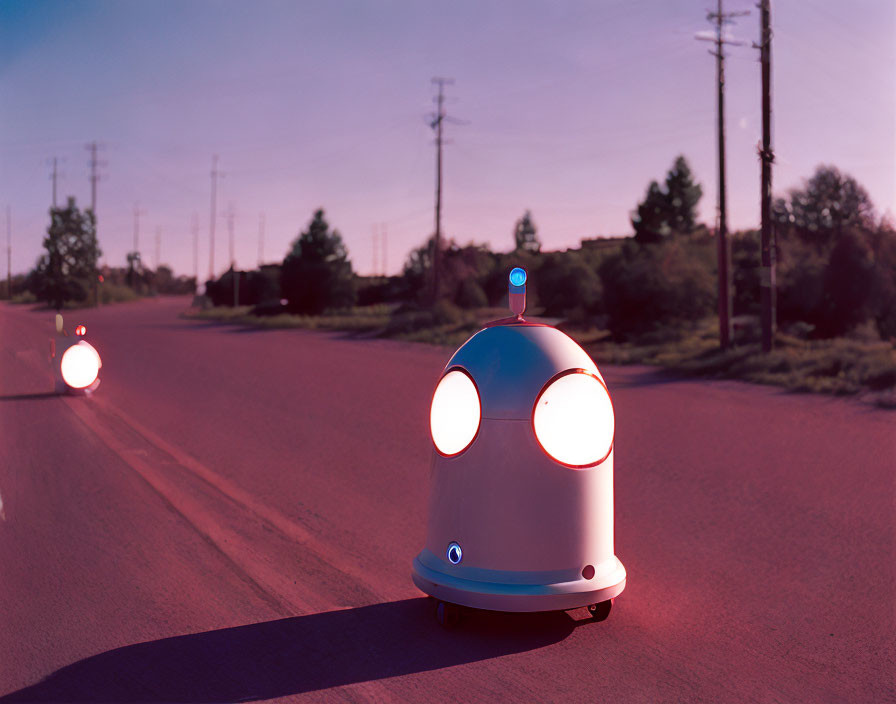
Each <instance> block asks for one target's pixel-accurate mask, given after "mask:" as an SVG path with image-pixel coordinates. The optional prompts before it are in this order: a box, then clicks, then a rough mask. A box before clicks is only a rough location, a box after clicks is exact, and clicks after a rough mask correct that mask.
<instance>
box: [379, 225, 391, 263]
mask: <svg viewBox="0 0 896 704" xmlns="http://www.w3.org/2000/svg"><path fill="white" fill-rule="evenodd" d="M380 228H381V230H380V236H381V237H382V239H383V241H382V242H381V243H380V252H381V254H382V255H383V265H382V268H381V271H382V274H383V276H388V273H387V272H386V267H387V265H388V254H389V231H388V230H387V229H386V223H381V224H380Z"/></svg>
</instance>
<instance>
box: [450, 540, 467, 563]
mask: <svg viewBox="0 0 896 704" xmlns="http://www.w3.org/2000/svg"><path fill="white" fill-rule="evenodd" d="M463 559H464V551H463V550H461V549H460V545H458V544H457V543H449V545H448V562H450V563H451V564H452V565H456V564H458V563H460V561H461V560H463Z"/></svg>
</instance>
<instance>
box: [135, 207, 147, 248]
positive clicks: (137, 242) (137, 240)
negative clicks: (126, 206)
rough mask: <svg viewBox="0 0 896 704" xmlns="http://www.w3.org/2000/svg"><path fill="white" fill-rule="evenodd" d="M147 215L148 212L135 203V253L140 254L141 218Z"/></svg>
mask: <svg viewBox="0 0 896 704" xmlns="http://www.w3.org/2000/svg"><path fill="white" fill-rule="evenodd" d="M141 215H146V211H145V210H143V209H142V208H141V207H140V204H139V203H134V252H135V253H136V254H137V255H139V254H140V216H141Z"/></svg>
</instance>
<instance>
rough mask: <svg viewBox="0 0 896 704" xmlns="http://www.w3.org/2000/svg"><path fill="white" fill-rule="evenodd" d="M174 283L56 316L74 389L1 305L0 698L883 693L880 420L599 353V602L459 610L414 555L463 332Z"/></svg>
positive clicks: (890, 693) (887, 696)
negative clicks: (407, 334)
mask: <svg viewBox="0 0 896 704" xmlns="http://www.w3.org/2000/svg"><path fill="white" fill-rule="evenodd" d="M185 305H186V301H185V300H184V299H171V300H160V301H148V302H141V303H136V304H126V305H120V306H117V307H110V308H104V309H100V310H98V311H88V312H85V313H84V314H83V315H82V316H76V315H71V316H69V318H68V322H69V323H70V324H72V325H73V324H74V323H76V322H85V323H86V324H87V327H88V334H89V336H90V337H91V338H92V340H93V341H94V343H95V344H96V346H97V348H98V349H99V350H100V352H101V354H102V356H103V361H104V365H105V367H104V374H103V381H102V386H101V387H100V389H99V391H98V392H97V393H96V394H95V395H94V396H93V397H91V398H88V399H84V398H60V397H54V396H52V395H51V394H50V392H51V391H52V380H51V376H50V371H49V366H48V364H47V361H46V353H47V348H48V338H49V336H50V333H51V332H52V315H50V314H47V313H46V312H35V311H28V310H27V309H23V308H21V307H8V306H0V438H2V443H0V497H2V508H0V618H2V627H0V700H2V701H14V700H31V701H34V700H43V701H47V700H50V701H59V700H70V701H84V702H94V701H97V702H98V701H178V702H217V701H224V702H231V701H254V700H261V699H268V698H277V697H287V698H288V697H291V696H292V695H304V696H305V697H306V698H309V699H313V700H315V701H318V700H326V701H329V700H333V701H343V700H348V701H371V700H373V701H389V700H402V701H451V700H455V699H460V700H465V701H484V702H485V701H489V702H490V701H495V700H497V699H499V698H504V699H509V700H513V701H533V700H542V701H547V700H552V701H558V700H565V701H601V700H612V701H626V702H628V701H634V702H657V701H713V702H718V701H738V702H741V701H760V702H792V701H813V702H821V701H825V702H826V701H850V702H880V701H887V700H889V701H893V699H894V697H896V682H894V671H896V668H894V656H896V648H894V645H896V637H894V633H896V580H894V572H896V550H894V542H896V541H894V533H896V531H894V509H896V501H894V496H896V491H894V489H896V480H894V470H896V414H894V413H892V412H886V411H881V410H875V409H872V408H870V407H868V406H865V405H861V404H859V403H856V402H853V401H849V400H838V399H831V398H821V397H811V396H799V395H790V394H785V393H782V392H780V391H777V390H775V389H768V388H763V387H756V386H749V385H742V384H737V383H728V382H724V383H707V382H690V381H672V380H669V379H665V378H663V377H662V376H660V375H658V374H656V373H655V372H652V371H651V370H649V369H644V368H637V369H633V368H612V367H608V368H605V369H604V370H603V371H604V373H605V375H606V377H607V381H608V384H609V387H610V390H611V393H612V394H613V396H614V403H615V407H616V411H617V415H618V421H617V427H618V429H617V445H616V500H617V514H616V529H617V543H616V544H617V554H618V555H619V556H620V558H621V559H622V560H623V562H624V563H625V566H626V568H627V570H628V586H627V589H626V591H625V593H624V594H623V595H622V596H621V597H620V598H619V599H618V600H617V602H616V608H614V610H613V613H612V615H611V616H610V619H609V620H608V621H606V622H604V623H592V622H590V621H589V620H588V619H587V618H584V614H582V613H579V612H572V613H570V614H566V613H555V614H535V615H501V614H492V613H476V614H473V615H472V616H470V617H469V618H468V619H467V621H466V622H465V624H464V626H463V627H462V628H461V629H459V630H457V631H454V632H446V631H443V630H442V629H440V628H439V627H438V626H437V625H436V623H435V621H434V619H433V616H432V614H431V607H430V605H429V603H428V601H427V600H426V599H425V598H423V597H422V595H421V594H420V593H419V592H418V591H417V590H416V589H415V588H414V587H413V585H412V583H411V581H410V563H411V559H412V558H413V556H414V555H415V554H416V552H417V551H418V550H419V548H420V546H421V542H422V539H423V528H424V521H425V506H426V496H427V476H428V464H429V456H430V451H431V450H430V441H429V438H428V429H427V418H428V404H429V400H430V396H431V393H432V389H433V385H434V382H435V380H436V378H437V376H438V374H439V372H440V370H441V368H442V365H443V364H444V363H445V362H446V361H447V358H448V356H449V352H450V351H449V350H445V349H440V348H434V347H426V346H418V345H411V344H402V343H394V342H385V341H362V340H352V339H347V338H344V337H342V336H340V335H334V334H319V333H308V332H303V331H277V332H247V331H241V330H236V329H233V328H229V327H221V326H213V325H208V324H204V323H195V322H188V321H185V320H180V319H178V317H177V313H178V311H179V310H180V309H182V308H183V307H184V306H185ZM75 317H78V320H77V321H76V320H75V319H74V318H75ZM597 361H598V364H599V363H600V360H597ZM2 695H7V696H6V697H5V698H4V697H2Z"/></svg>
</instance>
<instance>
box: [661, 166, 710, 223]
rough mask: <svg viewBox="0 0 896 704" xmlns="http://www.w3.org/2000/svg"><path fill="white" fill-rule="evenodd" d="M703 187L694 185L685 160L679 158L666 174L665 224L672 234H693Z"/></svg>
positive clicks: (689, 168)
mask: <svg viewBox="0 0 896 704" xmlns="http://www.w3.org/2000/svg"><path fill="white" fill-rule="evenodd" d="M702 195H703V187H702V186H701V185H700V184H699V183H694V176H693V174H692V173H691V167H690V166H689V165H688V162H687V159H685V158H684V157H683V156H679V157H678V158H677V159H676V160H675V163H674V164H673V165H672V168H671V169H669V172H668V173H667V174H666V200H667V213H668V214H667V218H668V219H667V222H668V225H669V228H670V229H671V230H672V232H676V233H682V234H684V233H688V232H693V230H694V227H695V226H696V225H697V203H699V202H700V197H701V196H702Z"/></svg>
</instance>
